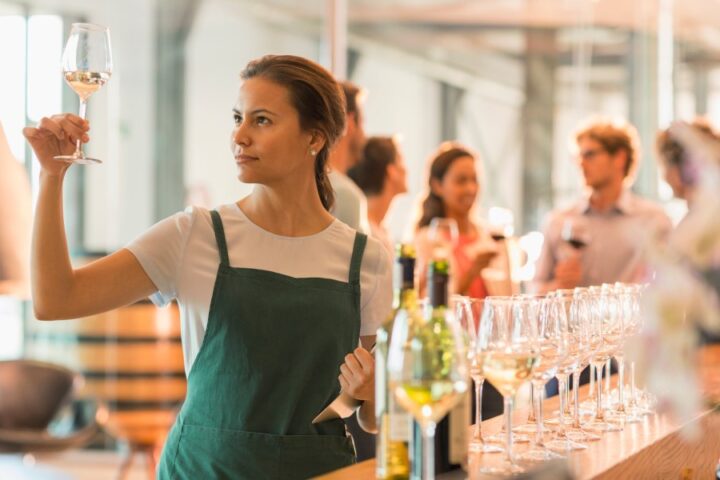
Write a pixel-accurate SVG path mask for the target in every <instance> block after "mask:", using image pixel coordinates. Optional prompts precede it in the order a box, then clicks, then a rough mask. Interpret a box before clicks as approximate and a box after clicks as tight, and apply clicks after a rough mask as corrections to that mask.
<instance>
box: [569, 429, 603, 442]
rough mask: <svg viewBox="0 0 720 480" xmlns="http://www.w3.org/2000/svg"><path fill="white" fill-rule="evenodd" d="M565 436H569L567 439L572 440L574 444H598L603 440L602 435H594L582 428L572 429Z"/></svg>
mask: <svg viewBox="0 0 720 480" xmlns="http://www.w3.org/2000/svg"><path fill="white" fill-rule="evenodd" d="M565 435H567V437H568V438H569V439H570V440H572V441H574V442H580V443H583V442H597V441H598V440H600V439H601V438H602V437H601V436H600V435H595V434H594V433H592V432H588V431H587V430H584V429H582V428H581V429H576V428H572V429H570V430H567V431H566V432H565Z"/></svg>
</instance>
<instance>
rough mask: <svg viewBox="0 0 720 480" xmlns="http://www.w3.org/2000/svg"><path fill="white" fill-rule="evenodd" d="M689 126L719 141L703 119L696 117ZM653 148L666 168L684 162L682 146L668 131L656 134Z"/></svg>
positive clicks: (680, 164)
mask: <svg viewBox="0 0 720 480" xmlns="http://www.w3.org/2000/svg"><path fill="white" fill-rule="evenodd" d="M689 125H690V127H692V128H693V129H695V130H696V131H697V132H698V133H701V134H703V135H706V136H708V137H710V138H714V139H717V140H720V136H718V135H717V134H716V133H715V132H714V131H713V129H712V126H710V123H709V122H708V121H707V120H706V119H704V118H700V117H698V118H696V119H695V120H693V121H692V123H690V124H689ZM655 148H656V149H657V153H658V156H659V157H660V159H661V161H662V162H663V163H665V165H666V166H668V167H680V166H682V165H683V163H684V162H685V155H686V154H687V152H686V151H685V148H684V147H683V146H682V144H681V143H680V142H678V141H677V140H675V138H673V136H672V134H671V133H670V129H665V130H660V132H658V134H657V138H656V139H655Z"/></svg>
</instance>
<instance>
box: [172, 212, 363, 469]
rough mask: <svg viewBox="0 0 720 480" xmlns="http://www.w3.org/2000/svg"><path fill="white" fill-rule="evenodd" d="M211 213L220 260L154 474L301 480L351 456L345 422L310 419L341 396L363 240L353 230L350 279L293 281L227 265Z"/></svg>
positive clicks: (356, 319) (353, 335)
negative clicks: (183, 390)
mask: <svg viewBox="0 0 720 480" xmlns="http://www.w3.org/2000/svg"><path fill="white" fill-rule="evenodd" d="M211 216H212V221H213V229H214V231H215V239H216V241H217V244H218V249H219V251H220V266H219V268H218V273H217V278H216V280H215V287H214V290H213V296H212V301H211V303H210V314H209V317H208V324H207V330H206V332H205V337H204V340H203V343H202V346H201V348H200V351H199V352H198V354H197V357H196V358H195V362H194V363H193V366H192V368H191V370H190V374H189V376H188V388H187V396H186V398H185V403H184V404H183V407H182V409H181V410H180V413H179V414H178V418H177V420H176V422H175V425H174V426H173V428H172V430H171V431H170V434H169V436H168V440H167V442H166V444H165V448H164V449H163V454H162V458H161V461H160V466H159V469H158V478H160V479H173V480H175V479H188V480H199V479H202V480H213V479H253V480H259V479H265V478H267V479H282V480H286V479H306V478H310V477H313V476H316V475H320V474H323V473H327V472H329V471H331V470H334V469H338V468H342V467H345V466H347V465H350V464H352V463H354V462H355V451H354V448H353V444H352V440H351V438H350V437H348V435H347V434H346V431H345V425H344V422H343V421H342V420H340V419H336V420H330V421H327V422H323V423H321V424H317V425H313V424H312V423H311V422H312V419H313V418H315V416H316V415H317V414H318V413H320V411H322V410H323V408H325V407H326V406H327V405H328V404H330V402H331V401H332V400H334V399H335V397H337V395H338V394H339V390H340V387H339V384H338V380H337V377H338V375H339V372H340V365H342V363H343V362H344V357H345V355H347V354H348V353H350V352H352V351H353V350H354V349H355V348H356V347H357V346H358V341H359V334H360V264H361V262H362V256H363V252H364V250H365V244H366V241H367V237H366V236H365V235H362V234H356V236H355V244H354V246H353V252H352V259H351V261H350V275H349V282H348V283H345V282H341V281H337V280H330V279H325V278H293V277H289V276H286V275H282V274H279V273H274V272H269V271H264V270H256V269H251V268H233V267H231V266H230V264H229V261H228V252H227V245H226V242H225V233H224V230H223V226H222V221H221V219H220V215H219V214H218V213H217V212H216V211H212V212H211ZM318 260H319V261H321V260H322V259H318Z"/></svg>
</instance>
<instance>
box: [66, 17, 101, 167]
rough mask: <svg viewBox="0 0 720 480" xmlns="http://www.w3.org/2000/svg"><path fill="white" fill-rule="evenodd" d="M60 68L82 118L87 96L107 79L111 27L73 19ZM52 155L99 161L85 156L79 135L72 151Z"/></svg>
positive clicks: (85, 108)
mask: <svg viewBox="0 0 720 480" xmlns="http://www.w3.org/2000/svg"><path fill="white" fill-rule="evenodd" d="M62 69H63V76H64V77H65V81H66V82H67V84H68V85H70V88H72V89H73V90H74V91H75V93H77V95H78V97H80V112H79V113H78V115H79V116H80V118H83V119H84V118H85V112H86V110H87V101H88V99H89V98H90V96H91V95H92V94H93V93H95V92H97V91H98V90H99V89H100V87H102V86H103V85H105V84H106V83H107V81H108V80H110V75H111V73H112V53H111V49H110V30H108V28H107V27H104V26H102V25H95V24H92V23H73V24H72V27H71V29H70V36H69V37H68V40H67V43H66V44H65V50H64V51H63V56H62ZM55 159H56V160H61V161H64V162H69V163H79V164H92V163H102V161H101V160H98V159H97V158H90V157H86V156H85V154H84V153H83V151H82V143H81V141H80V140H79V139H78V140H77V144H76V147H75V152H74V153H73V154H72V155H58V156H56V157H55Z"/></svg>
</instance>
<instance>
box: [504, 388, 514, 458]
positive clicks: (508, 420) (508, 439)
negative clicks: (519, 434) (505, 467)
mask: <svg viewBox="0 0 720 480" xmlns="http://www.w3.org/2000/svg"><path fill="white" fill-rule="evenodd" d="M504 400H505V447H506V448H505V458H506V459H507V461H508V462H509V463H510V465H515V459H514V458H513V454H512V444H513V432H512V407H513V399H512V396H510V395H508V396H507V397H504Z"/></svg>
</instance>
